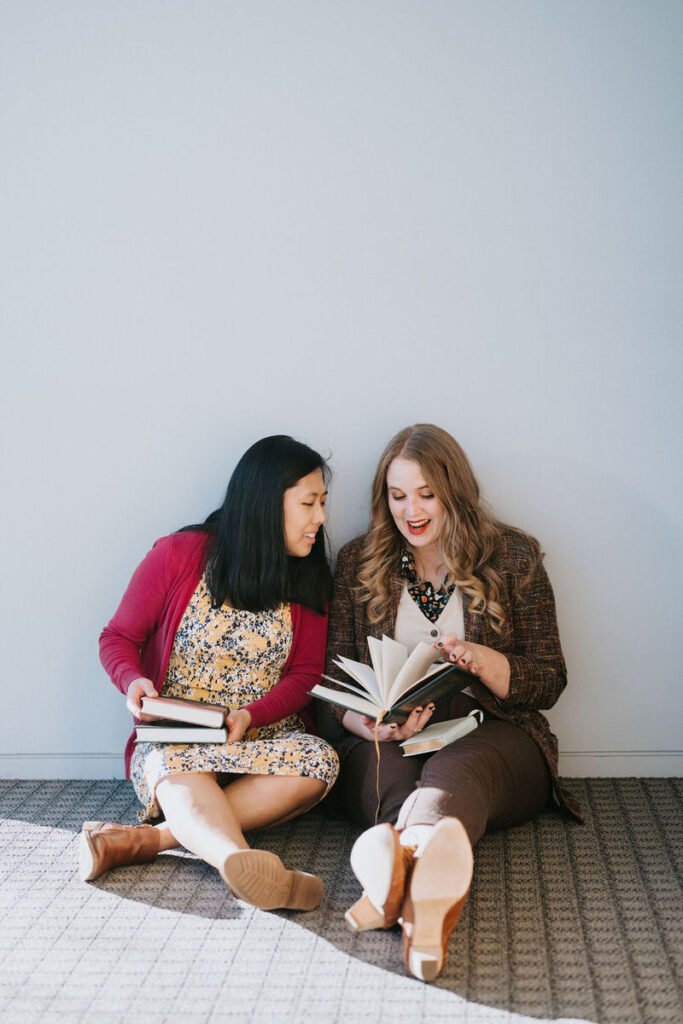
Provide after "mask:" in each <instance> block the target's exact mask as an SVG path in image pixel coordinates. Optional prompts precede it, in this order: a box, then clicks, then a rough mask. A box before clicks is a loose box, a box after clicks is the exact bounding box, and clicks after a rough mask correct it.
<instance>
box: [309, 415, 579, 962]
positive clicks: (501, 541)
mask: <svg viewBox="0 0 683 1024" xmlns="http://www.w3.org/2000/svg"><path fill="white" fill-rule="evenodd" d="M383 634H386V635H388V636H392V637H394V638H395V639H396V640H398V641H400V642H401V643H403V644H405V645H406V646H407V647H408V649H409V650H412V649H413V647H414V646H415V645H416V644H417V643H418V642H420V641H422V642H427V643H431V644H433V645H434V646H435V647H436V648H437V649H438V650H439V651H440V652H441V653H442V655H443V657H444V658H448V659H450V660H452V661H454V662H456V663H457V664H458V665H459V666H460V667H462V668H464V669H466V670H467V671H468V672H470V673H471V679H472V682H471V685H470V687H469V688H468V689H467V691H464V692H463V693H458V694H456V695H453V696H452V697H451V698H447V699H446V700H444V701H443V702H442V703H439V704H437V705H436V706H434V705H431V704H430V705H427V706H425V707H419V708H416V709H415V710H414V711H413V712H412V713H411V715H410V717H409V718H408V720H407V721H406V722H405V723H404V724H403V725H400V726H396V725H382V724H380V725H379V726H378V727H377V728H376V729H375V728H374V726H375V723H374V721H372V720H370V719H365V718H362V717H361V716H360V715H359V714H357V713H355V712H352V711H347V712H345V713H343V712H341V711H340V713H339V716H338V717H339V718H340V719H343V726H344V728H345V730H346V731H345V734H344V737H343V738H342V739H341V740H340V741H339V742H338V743H337V750H338V753H339V755H340V759H341V772H340V779H339V783H338V786H337V793H338V796H339V798H340V799H341V801H342V803H343V805H344V806H345V808H346V811H347V812H348V814H349V815H350V816H351V817H352V818H354V819H355V820H356V821H357V822H358V823H359V824H361V825H364V826H365V827H366V831H365V832H363V833H362V835H361V836H360V837H359V839H358V840H357V842H356V844H355V846H354V848H353V851H352V854H351V866H352V868H353V870H354V872H355V874H356V876H357V878H358V880H359V881H360V883H361V885H362V887H363V889H364V893H363V895H362V897H361V898H360V899H359V900H358V901H357V902H356V904H355V905H354V906H353V907H351V908H350V909H349V911H348V912H347V915H346V916H347V921H348V922H349V924H350V926H351V927H352V928H354V929H356V930H363V929H367V928H389V927H391V926H392V925H394V924H396V923H397V922H398V921H399V919H400V921H401V924H402V928H403V938H404V958H405V963H406V967H407V969H408V970H409V971H410V972H411V973H412V974H413V975H415V976H416V977H418V978H421V979H422V980H431V979H433V978H435V977H436V976H437V975H438V974H439V973H440V971H441V970H442V969H443V966H444V963H445V959H446V950H447V944H448V939H449V936H450V934H451V931H452V929H453V927H454V926H455V924H456V922H457V920H458V917H459V915H460V912H461V910H462V907H463V905H464V902H465V899H466V896H467V892H468V889H469V885H470V880H471V877H472V870H473V854H472V847H473V846H474V844H475V843H476V842H477V840H478V839H479V838H480V837H481V836H482V835H483V833H484V831H485V830H486V829H487V828H490V829H496V828H507V827H509V826H511V825H517V824H521V823H522V822H524V821H528V820H529V819H530V818H532V817H533V816H534V815H536V814H538V812H539V811H541V810H542V809H543V808H544V807H545V806H546V804H547V803H548V802H549V801H551V800H553V798H554V801H555V802H556V803H557V804H558V805H559V806H560V807H561V808H562V809H563V810H565V811H567V812H568V813H570V814H572V813H576V811H577V808H576V804H575V803H574V802H573V800H572V798H571V797H570V795H569V794H568V793H566V792H565V791H564V790H563V788H562V787H561V785H560V783H559V779H558V770H557V740H556V739H555V737H554V736H553V734H552V733H551V731H550V728H549V725H548V722H547V721H546V719H545V718H544V716H543V715H542V714H541V709H544V708H549V707H552V705H553V704H554V703H555V701H556V700H557V699H558V697H559V696H560V694H561V693H562V690H563V689H564V687H565V685H566V670H565V664H564V658H563V656H562V649H561V647H560V639H559V635H558V630H557V620H556V617H555V604H554V600H553V593H552V590H551V587H550V582H549V580H548V577H547V575H546V572H545V570H544V568H543V564H542V555H541V551H540V548H539V545H538V543H537V542H536V541H535V540H534V539H533V538H532V537H530V536H528V534H526V533H524V532H523V531H522V530H519V529H516V528H514V527H511V526H508V525H506V524H505V523H501V522H500V521H498V520H497V519H494V518H493V516H492V515H491V514H490V513H489V512H488V510H487V509H486V507H485V505H484V504H483V503H482V501H481V498H480V494H479V487H478V484H477V481H476V479H475V476H474V473H473V472H472V468H471V466H470V464H469V461H468V459H467V457H466V455H465V453H464V452H463V450H462V448H461V447H460V445H459V444H458V443H457V442H456V441H455V440H454V438H452V437H451V436H450V434H448V433H447V432H446V431H445V430H442V429H440V428H439V427H435V426H433V425H431V424H423V423H420V424H417V425H415V426H413V427H406V428H405V429H404V430H402V431H400V433H398V434H397V435H396V436H395V437H394V438H392V440H391V441H390V442H389V444H388V445H387V447H386V449H385V450H384V452H383V454H382V456H381V458H380V461H379V465H378V467H377V471H376V474H375V479H374V484H373V488H372V499H371V520H370V525H369V527H368V530H367V532H366V533H365V534H363V535H362V536H360V537H357V538H356V539H355V540H353V541H351V542H350V543H349V544H347V545H345V546H344V547H343V548H342V549H341V551H340V552H339V557H338V560H337V568H336V572H335V582H334V595H333V598H332V604H331V607H330V628H329V638H328V667H327V672H328V673H330V674H332V675H334V674H335V673H337V672H338V671H339V670H338V669H337V667H336V665H335V660H334V659H336V658H338V657H339V656H340V655H341V656H344V657H347V658H350V659H352V660H354V661H364V662H368V663H369V661H370V658H369V652H368V645H367V640H366V638H367V637H368V636H375V637H381V636H382V635H383ZM473 710H478V711H479V712H480V713H481V715H482V716H483V722H482V724H481V725H480V726H479V727H478V728H476V729H474V731H473V732H470V733H469V734H468V735H467V736H465V737H463V738H462V739H459V740H457V741H456V742H454V743H452V744H450V745H449V746H445V747H443V748H442V749H441V750H438V751H436V752H435V753H432V754H423V755H418V756H414V757H403V754H402V750H401V748H400V746H399V744H398V742H397V741H400V740H405V739H408V738H410V737H412V736H414V735H415V734H416V733H418V732H420V731H421V730H422V729H423V728H424V726H425V725H426V724H427V722H429V721H430V720H431V721H434V722H437V721H445V720H447V719H451V718H458V717H461V716H464V715H467V714H469V713H470V712H471V711H473ZM376 741H379V750H380V755H379V766H378V763H377V753H376V749H377V744H376ZM375 822H378V824H377V825H375V824H374V823H375ZM368 826H370V827H368Z"/></svg>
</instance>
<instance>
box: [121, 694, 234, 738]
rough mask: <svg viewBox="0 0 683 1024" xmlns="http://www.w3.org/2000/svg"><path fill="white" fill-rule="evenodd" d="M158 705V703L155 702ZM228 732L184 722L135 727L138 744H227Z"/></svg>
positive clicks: (145, 724) (149, 723)
mask: <svg viewBox="0 0 683 1024" xmlns="http://www.w3.org/2000/svg"><path fill="white" fill-rule="evenodd" d="M154 703H156V702H154ZM227 738H228V730H227V728H226V727H225V726H223V727H222V728H220V729H207V728H205V727H203V726H201V725H190V724H188V723H183V722H166V721H161V722H141V723H140V725H136V727H135V741H136V743H142V742H146V743H150V742H151V743H225V742H226V740H227Z"/></svg>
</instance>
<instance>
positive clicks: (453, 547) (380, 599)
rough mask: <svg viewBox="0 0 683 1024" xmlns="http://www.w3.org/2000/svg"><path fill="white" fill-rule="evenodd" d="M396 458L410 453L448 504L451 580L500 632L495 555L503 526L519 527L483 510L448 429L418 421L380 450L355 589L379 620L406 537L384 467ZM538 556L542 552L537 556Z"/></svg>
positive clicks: (444, 539)
mask: <svg viewBox="0 0 683 1024" xmlns="http://www.w3.org/2000/svg"><path fill="white" fill-rule="evenodd" d="M396 458H402V459H412V460H413V461H414V462H417V463H418V465H419V466H420V469H421V470H422V472H423V473H424V477H425V481H426V483H427V484H428V485H429V487H430V488H431V489H432V490H433V492H434V494H435V496H436V497H437V498H438V499H439V501H440V502H441V504H442V505H443V507H444V525H443V529H442V533H441V550H442V554H443V559H444V563H445V565H446V568H447V570H448V581H447V582H449V583H455V584H456V585H457V586H458V587H459V588H460V590H462V591H463V592H464V593H466V594H468V595H469V596H470V598H471V604H470V608H469V610H470V612H473V613H474V614H478V615H484V616H486V618H487V619H488V620H489V622H490V624H491V626H492V627H493V629H494V630H495V631H496V632H498V633H499V632H500V631H501V628H502V626H503V623H504V622H505V613H504V611H503V607H502V605H501V603H500V598H501V592H502V586H503V581H502V578H501V576H500V574H499V573H498V572H497V570H496V569H495V568H494V566H493V564H492V561H493V558H494V554H495V552H496V550H497V549H498V547H499V545H500V543H501V538H502V536H503V534H504V533H510V532H513V533H517V534H521V535H522V536H524V537H526V536H527V535H526V534H524V533H523V532H522V531H521V530H517V529H515V528H514V527H510V526H508V525H506V524H505V523H502V522H499V521H498V520H497V519H494V518H493V516H492V515H491V514H490V513H489V512H488V511H487V510H486V508H485V506H484V504H483V502H482V500H481V497H480V492H479V485H478V483H477V481H476V478H475V476H474V473H473V472H472V467H471V466H470V463H469V461H468V459H467V456H466V455H465V453H464V451H463V450H462V448H461V447H460V445H459V444H458V442H457V441H456V440H455V438H453V437H451V435H450V434H449V433H447V431H445V430H442V429H441V428H440V427H436V426H434V425H433V424H431V423H416V424H415V425H414V426H412V427H406V428H405V429H404V430H401V431H399V433H398V434H396V436H395V437H392V439H391V441H389V444H388V445H387V446H386V448H385V449H384V451H383V452H382V455H381V458H380V460H379V464H378V466H377V471H376V473H375V478H374V481H373V484H372V497H371V504H370V509H371V519H370V525H369V527H368V530H367V533H366V535H365V541H364V544H363V549H362V551H361V555H360V563H359V570H358V580H359V586H358V591H359V594H360V596H361V599H362V600H364V601H366V602H367V610H368V618H369V619H370V622H371V623H373V624H375V623H377V622H379V621H380V619H382V617H383V616H384V615H385V614H386V611H387V607H388V604H389V600H390V589H389V577H390V575H391V573H392V572H394V571H395V570H396V566H397V564H398V562H399V560H400V557H401V553H402V551H403V546H404V543H405V541H404V539H403V538H402V536H401V534H400V533H399V532H398V530H397V529H396V525H395V523H394V520H393V517H392V515H391V512H390V511H389V502H388V498H387V486H386V479H387V471H388V469H389V466H390V465H391V463H392V462H393V461H394V459H396ZM539 557H540V556H539Z"/></svg>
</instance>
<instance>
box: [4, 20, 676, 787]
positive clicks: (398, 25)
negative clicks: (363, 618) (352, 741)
mask: <svg viewBox="0 0 683 1024" xmlns="http://www.w3.org/2000/svg"><path fill="white" fill-rule="evenodd" d="M681 20H682V10H681V7H680V5H678V4H673V3H672V4H668V3H650V4H647V5H644V4H641V3H635V2H626V3H623V2H618V3H617V2H601V3H600V4H595V3H592V2H584V3H575V4H571V5H565V4H559V3H558V4H555V3H551V4H548V3H546V2H538V3H532V2H520V0H518V2H513V3H486V2H471V3H452V4H449V3H437V2H429V0H423V2H421V3H417V2H410V3H408V2H393V0H392V2H391V3H389V2H387V3H379V2H372V0H371V2H369V3H368V2H363V3H360V2H350V3H344V4H341V3H319V2H313V0H311V2H309V3H302V2H293V3H288V4H277V3H270V4H269V3H259V2H253V3H251V2H250V3H234V4H230V3H219V2H218V0H215V2H204V3H201V2H199V3H193V4H186V3H181V2H177V3H163V4H162V3H153V2H147V3H141V4H137V3H135V4H133V3H114V2H110V3H97V2H92V0H88V2H86V0H81V2H72V3H68V2H64V3H60V4H52V3H47V2H45V3H26V2H23V0H22V2H19V0H15V2H9V3H5V4H3V6H2V9H1V10H0V47H1V48H2V53H1V59H0V75H1V76H2V93H3V102H2V107H1V108H0V131H1V133H2V150H3V155H2V160H1V161H0V204H2V206H1V210H0V213H1V217H2V225H3V228H2V231H0V253H1V257H2V281H3V287H4V290H5V292H6V298H5V302H4V315H3V329H2V333H3V343H4V359H3V363H4V373H3V384H4V387H3V391H4V396H3V425H2V437H3V448H4V452H3V465H2V480H3V484H4V487H3V491H4V496H3V501H2V504H1V506H0V507H1V514H2V518H3V530H2V540H3V547H4V551H3V557H2V566H3V571H2V580H1V583H0V586H2V591H3V593H2V607H3V615H2V630H3V636H2V639H1V643H2V647H1V649H2V652H3V669H2V681H3V687H4V691H5V692H6V694H7V695H8V698H11V706H12V707H13V711H12V713H11V714H8V713H6V714H5V715H4V716H3V722H2V725H1V726H0V729H1V730H2V735H1V736H0V749H1V750H2V752H3V756H2V757H0V776H2V775H5V776H9V775H15V776H41V775H45V776H50V775H56V776H83V777H92V776H96V775H111V774H119V773H120V772H121V770H122V760H121V757H120V752H121V750H122V747H123V743H124V740H125V736H126V734H127V731H128V727H129V721H128V716H127V713H126V711H125V709H124V706H123V700H122V698H121V696H120V695H119V694H118V692H117V691H115V690H114V688H113V687H112V686H111V685H110V684H109V682H108V680H107V679H106V677H105V675H104V673H103V671H102V669H101V668H100V666H99V662H98V659H97V649H96V648H97V636H98V633H99V630H100V628H101V626H102V625H103V624H104V623H105V622H106V621H107V619H108V618H109V617H110V615H111V614H112V612H113V610H114V608H115V606H116V604H117V602H118V600H119V597H120V595H121V593H122V591H123V588H124V586H125V584H126V582H127V579H128V577H129V576H130V574H131V572H132V570H133V568H134V567H135V565H136V563H137V562H138V560H139V559H140V558H141V557H142V555H143V554H144V553H145V551H146V550H147V548H148V547H149V545H150V544H151V542H152V540H153V539H154V538H155V537H156V536H158V535H160V534H163V533H165V532H169V531H171V530H173V529H174V528H176V527H177V526H179V525H181V524H183V523H185V522H188V521H191V520H197V519H198V518H200V517H202V516H203V515H205V514H206V513H207V512H208V511H209V510H210V509H211V508H213V507H214V506H215V505H216V504H217V503H218V501H219V499H220V497H221V494H222V492H223V490H224V487H225V483H226V481H227V478H228V475H229V473H230V471H231V468H232V466H233V465H234V462H235V460H236V458H237V457H238V456H239V455H240V454H241V452H242V450H243V449H244V448H245V447H246V445H247V444H249V443H250V442H251V441H253V440H255V439H256V438H257V437H259V436H263V435H265V434H268V433H271V432H274V431H285V432H289V433H293V434H295V435H296V436H298V437H300V438H302V439H304V440H306V441H308V442H310V443H311V444H313V445H314V446H316V447H319V448H320V449H323V450H325V451H326V452H327V451H329V452H330V453H331V455H332V462H333V465H334V468H335V479H334V484H333V490H332V496H331V502H330V534H331V537H332V540H333V545H334V548H335V550H336V549H337V547H338V546H339V544H340V543H342V542H343V541H344V540H346V539H348V538H349V537H350V536H352V535H353V534H354V533H356V532H357V531H358V530H359V529H360V528H362V526H363V524H364V522H365V518H366V509H367V496H368V487H369V481H370V476H371V473H372V470H373V466H374V463H375V461H376V458H377V455H378V453H379V451H380V449H381V447H382V446H383V444H384V442H385V441H386V439H387V438H388V436H389V435H390V434H391V433H393V432H394V431H395V430H396V429H398V428H399V427H401V426H403V425H404V424H405V423H406V422H413V421H417V420H432V421H434V422H437V423H439V424H440V425H442V426H443V427H446V428H447V429H449V430H450V431H451V432H452V433H453V434H455V436H456V437H458V439H459V440H460V441H461V442H462V444H463V446H464V447H465V449H466V451H467V452H468V453H469V455H470V456H471V459H472V461H473V464H474V466H475V469H476V471H477V472H478V475H479V478H480V481H481V483H482V487H483V490H484V492H485V494H486V496H487V497H488V498H489V500H490V501H491V502H492V503H493V505H494V507H495V509H496V511H497V513H498V514H499V515H500V516H501V517H502V518H504V519H507V520H509V521H512V522H515V523H517V524H519V525H521V526H524V527H526V528H527V529H529V530H530V531H532V532H533V533H535V534H536V535H537V536H538V537H539V538H540V539H541V541H542V543H543V545H544V547H545V550H546V551H547V564H548V567H549V570H550V573H551V577H552V579H553V581H554V584H555V588H556V593H557V599H558V605H559V616H560V624H561V630H562V636H563V641H564V646H565V650H566V655H567V661H568V665H569V669H570V687H569V688H568V690H567V693H566V694H565V696H564V697H563V698H562V700H561V702H560V704H559V705H558V706H557V708H556V709H554V710H553V711H552V713H551V717H552V721H553V723H554V726H555V727H556V730H557V732H558V734H559V736H560V745H561V749H562V751H563V759H562V765H563V769H564V770H565V771H566V772H568V773H575V774H671V773H680V764H681V761H680V717H681V716H680V711H681V702H680V696H679V695H680V690H681V682H680V678H681V676H680V669H679V657H678V644H677V641H676V636H677V633H678V632H679V631H680V626H679V619H680V604H681V602H680V580H681V569H682V564H681V563H682V559H681V549H682V543H681V530H682V527H681V515H680V509H681V498H682V497H683V495H682V493H681V492H682V488H681V473H680V455H679V449H680V437H681V412H680V391H681V347H680V325H681V319H682V318H681V303H680V283H679V277H678V275H679V273H680V266H681V231H680V228H681V223H680V221H681V216H680V213H681V206H680V200H679V198H678V197H679V195H680V193H679V186H680V181H681V180H682V178H683V175H682V173H681V171H682V168H681V157H680V145H679V142H678V140H679V138H680V135H679V129H680V95H681V90H680V85H681V82H680V71H679V69H678V64H679V61H678V57H679V54H680V38H681ZM6 706H7V705H6ZM36 709H37V710H36Z"/></svg>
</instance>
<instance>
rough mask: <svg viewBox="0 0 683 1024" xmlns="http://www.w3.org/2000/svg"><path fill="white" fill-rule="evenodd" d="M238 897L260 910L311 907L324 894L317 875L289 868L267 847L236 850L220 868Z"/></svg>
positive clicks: (310, 908) (227, 883) (303, 908)
mask: <svg viewBox="0 0 683 1024" xmlns="http://www.w3.org/2000/svg"><path fill="white" fill-rule="evenodd" d="M220 874H221V877H222V879H223V881H224V882H225V883H226V885H227V886H228V888H229V889H230V891H231V892H232V893H233V894H234V895H235V896H237V898H238V899H240V900H244V902H245V903H250V904H251V905H252V906H253V907H258V908H259V909H260V910H314V909H315V907H317V906H318V904H319V903H320V900H321V899H322V894H323V883H322V881H321V880H320V879H319V878H318V876H317V875H309V874H307V873H306V872H304V871H290V870H288V869H287V868H286V867H285V866H284V864H283V863H282V861H281V860H280V858H279V857H277V856H276V855H275V854H274V853H269V852H268V851H267V850H239V851H238V852H237V853H232V854H230V856H229V857H227V858H226V861H225V864H224V865H223V868H222V870H221V872H220Z"/></svg>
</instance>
